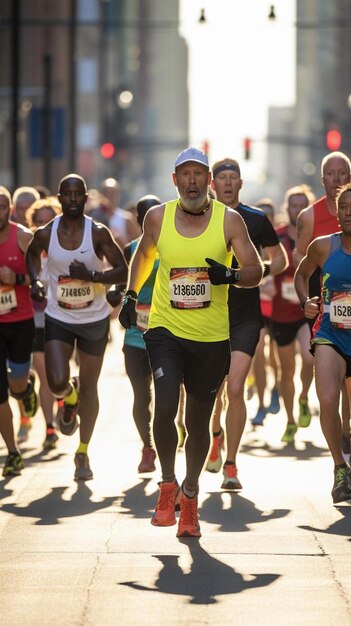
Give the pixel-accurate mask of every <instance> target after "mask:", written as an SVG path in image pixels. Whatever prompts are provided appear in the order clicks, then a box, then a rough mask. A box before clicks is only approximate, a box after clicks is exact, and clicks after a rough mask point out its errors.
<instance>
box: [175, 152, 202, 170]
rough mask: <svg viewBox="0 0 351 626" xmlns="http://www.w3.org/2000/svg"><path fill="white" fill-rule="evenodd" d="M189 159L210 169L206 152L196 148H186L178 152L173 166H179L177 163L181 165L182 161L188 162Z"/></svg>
mask: <svg viewBox="0 0 351 626" xmlns="http://www.w3.org/2000/svg"><path fill="white" fill-rule="evenodd" d="M189 161H193V162H194V163H201V165H204V166H205V167H208V168H209V169H210V166H209V163H208V158H207V154H205V153H204V152H202V150H198V149H197V148H187V149H186V150H183V152H181V153H180V154H178V156H177V158H176V161H175V164H174V168H177V167H179V165H183V163H188V162H189Z"/></svg>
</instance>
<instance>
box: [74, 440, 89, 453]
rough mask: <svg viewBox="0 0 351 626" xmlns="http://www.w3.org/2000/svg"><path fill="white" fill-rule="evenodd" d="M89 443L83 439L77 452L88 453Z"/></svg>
mask: <svg viewBox="0 0 351 626" xmlns="http://www.w3.org/2000/svg"><path fill="white" fill-rule="evenodd" d="M88 445H89V444H88V443H83V441H81V442H80V444H79V446H78V448H77V451H76V454H88Z"/></svg>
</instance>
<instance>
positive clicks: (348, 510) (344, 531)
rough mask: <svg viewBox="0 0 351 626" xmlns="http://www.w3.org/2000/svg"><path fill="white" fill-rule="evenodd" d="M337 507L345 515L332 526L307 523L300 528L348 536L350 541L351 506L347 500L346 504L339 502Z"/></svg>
mask: <svg viewBox="0 0 351 626" xmlns="http://www.w3.org/2000/svg"><path fill="white" fill-rule="evenodd" d="M349 502H350V501H349ZM335 508H336V509H337V510H338V511H339V513H341V514H342V515H343V517H342V518H341V519H338V520H337V521H336V522H334V524H331V526H328V527H327V528H315V527H314V526H308V525H306V526H299V527H298V528H302V529H303V530H309V531H311V532H315V533H324V534H327V535H339V536H341V537H348V541H351V506H350V504H347V503H346V502H345V504H342V503H341V504H338V505H337V506H336V507H335Z"/></svg>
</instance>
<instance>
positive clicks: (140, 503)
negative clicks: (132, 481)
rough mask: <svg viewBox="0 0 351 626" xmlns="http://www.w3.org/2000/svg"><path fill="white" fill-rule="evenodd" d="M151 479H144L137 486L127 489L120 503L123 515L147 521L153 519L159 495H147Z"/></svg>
mask: <svg viewBox="0 0 351 626" xmlns="http://www.w3.org/2000/svg"><path fill="white" fill-rule="evenodd" d="M151 480H152V479H151V478H142V479H141V480H140V482H138V483H137V484H136V485H134V486H133V487H131V488H130V489H127V490H126V491H125V492H124V493H123V495H122V499H121V500H120V502H119V505H120V507H121V508H122V509H124V510H123V511H121V513H122V515H132V516H133V517H135V518H140V519H147V518H150V517H151V512H153V510H154V508H155V506H156V503H157V497H158V493H151V494H150V495H148V494H147V493H146V491H145V490H146V487H147V485H148V484H149V482H150V481H151Z"/></svg>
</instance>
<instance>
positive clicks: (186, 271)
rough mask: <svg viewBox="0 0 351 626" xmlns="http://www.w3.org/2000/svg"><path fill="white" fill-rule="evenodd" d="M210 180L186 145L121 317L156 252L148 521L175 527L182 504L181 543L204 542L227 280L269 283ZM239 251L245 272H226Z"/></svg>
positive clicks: (127, 322)
mask: <svg viewBox="0 0 351 626" xmlns="http://www.w3.org/2000/svg"><path fill="white" fill-rule="evenodd" d="M210 181H211V174H210V171H209V164H208V159H207V156H206V154H204V153H203V152H201V151H200V150H197V149H196V148H188V149H186V150H184V151H183V152H181V153H180V154H179V155H178V157H177V159H176V162H175V172H174V173H173V183H174V185H175V186H176V187H177V189H178V194H179V198H178V199H176V200H172V201H170V202H166V203H165V204H161V205H158V206H156V207H153V208H151V209H150V210H149V211H148V213H147V214H146V216H145V220H144V231H143V235H142V237H141V239H140V243H139V245H138V248H137V250H136V253H135V256H134V257H133V260H132V264H131V267H130V276H129V281H128V285H127V292H126V295H125V297H124V301H123V306H122V309H121V313H120V317H119V319H120V322H121V324H122V326H124V327H125V328H129V327H130V326H131V325H135V324H136V313H135V305H136V301H137V294H138V292H139V291H140V289H141V287H142V285H143V284H144V282H145V280H146V279H147V277H148V276H149V274H150V272H151V270H152V267H153V263H154V259H155V256H156V253H158V254H159V257H160V265H159V270H158V273H157V277H156V282H155V287H154V291H153V298H152V305H151V311H150V318H149V328H148V330H147V331H146V333H145V334H144V339H145V343H146V348H147V351H148V354H149V359H150V363H151V367H152V371H153V379H154V387H155V415H154V422H153V435H154V440H155V445H156V448H157V452H158V456H159V459H160V463H161V469H162V482H161V483H160V495H159V500H158V504H157V506H156V510H155V512H154V515H153V517H152V520H151V523H152V524H154V525H155V526H171V525H173V524H175V523H176V518H175V507H176V505H177V504H178V501H179V503H180V510H181V513H180V519H179V525H178V532H177V536H178V537H182V536H193V537H199V536H200V526H199V523H198V514H197V494H198V480H199V476H200V473H201V470H202V468H203V465H204V463H205V460H206V457H207V454H208V450H209V446H210V433H209V422H210V418H211V413H212V408H213V404H214V400H215V397H216V393H217V390H218V389H219V387H220V385H221V383H222V380H223V378H224V376H225V373H226V370H227V366H228V363H229V354H230V353H229V340H228V338H229V320H228V306H227V300H228V284H236V285H237V286H238V287H254V286H256V285H257V284H258V283H259V282H260V280H261V278H262V264H261V261H260V259H259V257H258V254H257V252H256V249H255V248H254V246H253V244H252V242H251V239H250V238H249V236H248V233H247V229H246V226H245V224H244V221H243V220H242V218H241V216H240V215H239V214H238V213H237V212H236V211H234V210H232V209H229V208H227V207H226V206H225V205H224V204H222V203H221V202H217V201H216V200H210V198H209V196H208V191H209V185H210ZM232 252H234V253H235V256H236V258H237V259H238V261H239V266H240V267H239V269H238V270H232V269H230V268H229V267H228V266H230V265H231V258H232ZM223 283H226V284H223ZM182 382H184V386H185V390H186V409H185V425H186V430H187V433H188V437H187V440H186V444H185V454H186V476H185V480H184V482H183V484H182V488H181V491H180V490H179V487H178V483H177V480H176V477H175V468H174V466H175V456H176V450H177V443H178V436H177V429H176V426H175V423H174V420H175V417H176V414H177V410H178V402H179V389H180V385H181V383H182ZM179 496H180V497H179Z"/></svg>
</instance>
